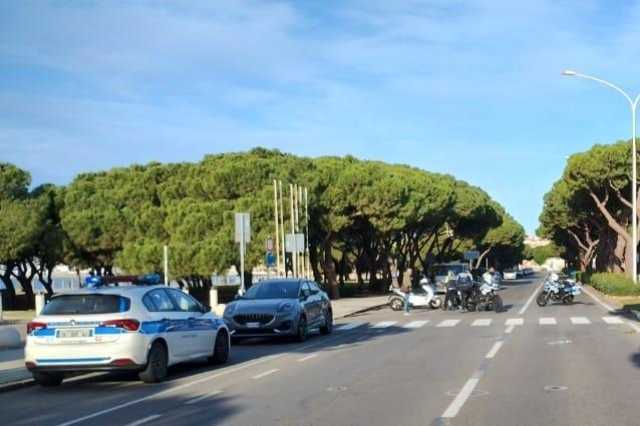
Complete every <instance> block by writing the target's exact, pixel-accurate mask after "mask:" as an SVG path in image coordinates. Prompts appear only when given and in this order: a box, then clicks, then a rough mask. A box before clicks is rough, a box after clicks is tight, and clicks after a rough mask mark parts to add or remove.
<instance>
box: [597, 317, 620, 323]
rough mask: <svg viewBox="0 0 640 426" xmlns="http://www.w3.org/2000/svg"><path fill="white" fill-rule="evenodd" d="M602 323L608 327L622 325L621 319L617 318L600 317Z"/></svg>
mask: <svg viewBox="0 0 640 426" xmlns="http://www.w3.org/2000/svg"><path fill="white" fill-rule="evenodd" d="M602 321H604V322H606V323H607V324H609V325H617V324H624V321H622V319H621V318H618V317H602Z"/></svg>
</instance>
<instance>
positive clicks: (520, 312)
mask: <svg viewBox="0 0 640 426" xmlns="http://www.w3.org/2000/svg"><path fill="white" fill-rule="evenodd" d="M543 284H544V282H541V283H540V285H538V286H537V287H536V289H535V290H533V293H531V296H529V299H527V302H526V303H525V304H524V306H523V307H522V309H520V310H519V311H518V315H523V314H524V313H525V312H526V310H527V309H528V308H529V305H531V302H533V299H535V297H536V294H538V291H540V289H541V288H542V285H543Z"/></svg>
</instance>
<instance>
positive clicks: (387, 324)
mask: <svg viewBox="0 0 640 426" xmlns="http://www.w3.org/2000/svg"><path fill="white" fill-rule="evenodd" d="M397 322H398V321H382V322H379V323H377V324H375V325H374V326H373V328H387V327H391V326H392V325H394V324H396V323H397Z"/></svg>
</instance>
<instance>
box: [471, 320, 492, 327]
mask: <svg viewBox="0 0 640 426" xmlns="http://www.w3.org/2000/svg"><path fill="white" fill-rule="evenodd" d="M491 321H492V320H491V318H482V319H477V320H475V321H474V322H473V323H472V324H471V327H486V326H488V325H491Z"/></svg>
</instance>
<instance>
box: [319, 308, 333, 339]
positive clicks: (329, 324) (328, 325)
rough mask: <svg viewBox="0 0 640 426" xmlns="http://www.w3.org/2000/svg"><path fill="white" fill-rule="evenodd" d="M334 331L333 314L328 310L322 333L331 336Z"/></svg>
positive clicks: (321, 329) (321, 328)
mask: <svg viewBox="0 0 640 426" xmlns="http://www.w3.org/2000/svg"><path fill="white" fill-rule="evenodd" d="M332 331H333V313H332V312H331V311H330V310H327V312H325V314H324V325H323V326H322V327H320V333H322V334H331V332H332Z"/></svg>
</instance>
